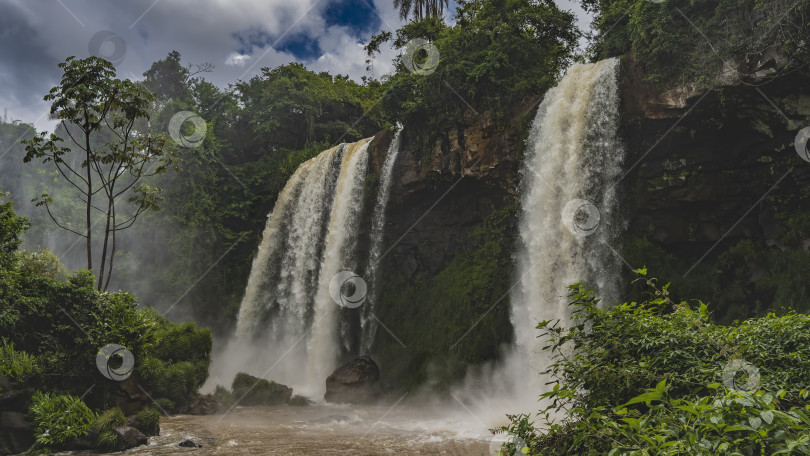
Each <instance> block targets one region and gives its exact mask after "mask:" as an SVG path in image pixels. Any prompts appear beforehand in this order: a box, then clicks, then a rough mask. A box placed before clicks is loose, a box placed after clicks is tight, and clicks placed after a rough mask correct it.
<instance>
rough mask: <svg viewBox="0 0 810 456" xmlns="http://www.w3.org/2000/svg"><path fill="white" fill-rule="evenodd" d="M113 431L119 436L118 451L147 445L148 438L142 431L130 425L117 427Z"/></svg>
mask: <svg viewBox="0 0 810 456" xmlns="http://www.w3.org/2000/svg"><path fill="white" fill-rule="evenodd" d="M113 432H114V433H115V434H116V436H118V448H117V450H118V451H124V450H128V449H130V448H135V447H136V446H140V445H146V442H147V440H148V439H147V438H146V436H145V435H143V433H142V432H141V431H139V430H137V429H135V428H133V427H129V426H124V427H117V428H115V429H113Z"/></svg>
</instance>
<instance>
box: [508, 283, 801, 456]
mask: <svg viewBox="0 0 810 456" xmlns="http://www.w3.org/2000/svg"><path fill="white" fill-rule="evenodd" d="M639 272H640V273H642V274H646V270H640V271H639ZM639 280H640V283H641V284H642V285H644V286H645V287H646V292H647V294H646V299H645V300H644V301H643V302H628V303H625V304H621V305H617V306H615V307H612V308H603V307H602V306H600V305H599V299H598V298H597V297H596V296H594V294H593V292H592V290H589V289H587V288H585V287H583V286H582V285H581V284H576V285H573V286H571V287H570V291H571V293H570V295H569V298H570V302H571V305H572V306H573V308H574V313H573V321H572V324H571V326H568V327H566V326H563V325H562V324H561V323H560V322H552V321H545V322H541V323H540V324H539V326H538V328H540V329H542V330H543V334H544V337H546V339H545V340H547V341H548V345H547V349H548V350H550V351H551V353H552V354H553V360H554V362H553V363H552V364H551V366H550V367H549V369H548V370H547V371H546V372H545V374H549V375H552V376H554V378H556V379H558V381H559V383H558V384H557V385H555V386H554V388H553V390H552V391H550V392H548V393H546V394H544V395H543V397H544V400H546V401H548V402H547V404H548V407H547V408H546V409H545V410H544V411H543V413H541V416H542V417H543V421H544V426H543V427H544V428H545V429H546V430H545V431H544V433H542V434H541V433H539V432H538V431H537V430H536V429H534V426H533V425H532V424H531V420H530V418H529V417H527V416H518V417H513V419H514V421H513V424H512V425H511V426H508V427H506V428H504V430H507V431H509V432H514V433H517V434H518V435H519V436H520V437H521V438H523V439H524V440H525V441H526V443H527V445H528V446H529V448H530V449H531V451H530V454H547V453H549V452H551V453H553V454H572V455H574V454H576V455H581V454H608V453H610V454H624V455H641V454H684V453H686V454H699V455H710V454H712V455H714V454H717V455H720V454H745V455H749V454H808V452H810V431H808V425H810V419H808V416H807V410H808V405H807V399H808V396H810V394H809V393H810V391H808V390H807V385H808V384H810V365H808V360H810V348H808V347H809V346H810V344H809V343H810V316H807V315H799V314H795V313H791V314H787V315H785V316H782V317H778V316H776V315H773V314H769V315H767V316H765V317H762V318H758V319H750V320H747V321H745V322H742V323H737V324H734V325H731V326H721V325H717V324H715V323H713V322H712V319H711V318H710V316H709V314H708V313H707V308H706V305H705V304H702V303H698V305H697V306H690V305H688V304H686V303H684V302H681V303H676V302H674V301H672V300H671V298H670V292H669V285H668V284H667V285H664V286H662V287H659V286H658V284H657V282H656V280H654V279H647V278H646V276H642V277H641V278H640V279H639ZM554 417H557V418H562V421H557V422H553V421H552V420H551V419H552V418H554ZM780 452H781V453H780Z"/></svg>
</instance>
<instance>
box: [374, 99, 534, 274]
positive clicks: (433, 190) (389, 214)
mask: <svg viewBox="0 0 810 456" xmlns="http://www.w3.org/2000/svg"><path fill="white" fill-rule="evenodd" d="M537 105H538V99H537V98H533V99H530V100H528V101H527V102H526V103H525V104H523V105H521V106H518V107H516V108H515V109H513V110H512V112H510V114H508V115H507V117H508V118H512V119H517V118H523V119H527V120H530V119H531V117H533V115H534V112H535V111H536V107H537ZM465 120H466V123H467V126H465V127H464V128H458V129H452V130H450V131H447V132H443V133H442V135H441V138H440V139H438V140H437V141H436V143H435V145H434V147H433V148H432V149H431V150H429V151H427V152H425V151H421V150H418V148H417V146H416V144H417V138H414V132H409V131H408V130H407V129H406V130H405V131H404V132H403V137H402V144H401V152H400V154H399V157H398V160H397V163H396V166H395V168H394V176H393V182H392V188H391V196H390V200H389V202H388V206H387V208H386V228H385V239H384V242H383V244H384V245H394V244H396V245H395V246H394V248H393V250H392V251H391V252H390V254H389V255H388V256H389V257H391V258H396V261H395V263H396V264H395V265H393V266H394V271H395V273H396V274H402V275H404V276H405V277H409V278H410V277H415V276H416V275H418V274H434V273H436V272H437V271H439V270H440V269H441V268H442V267H443V266H444V265H446V264H447V263H448V261H450V260H451V259H452V258H453V256H454V254H455V252H456V251H457V249H458V248H459V246H460V245H459V241H460V240H461V238H462V237H463V235H464V234H465V233H467V232H468V231H469V230H470V229H471V228H472V227H474V226H475V225H477V224H478V223H480V222H481V221H482V220H484V219H485V218H486V217H488V216H489V215H491V214H492V213H493V212H494V211H497V210H499V209H502V208H503V207H505V206H506V205H508V204H510V203H512V202H514V201H516V200H517V198H518V196H519V194H518V184H519V169H520V157H521V156H522V154H523V150H524V148H525V144H524V140H525V136H526V134H527V132H525V131H522V130H521V129H520V128H518V126H517V124H518V123H519V122H517V121H515V122H513V124H514V125H512V124H508V125H505V124H504V123H503V122H500V123H499V122H496V121H495V120H493V115H492V113H491V112H486V113H480V114H478V115H475V116H471V117H469V118H468V119H465ZM391 136H392V135H391V134H390V133H381V134H380V135H378V137H377V138H375V143H374V147H373V149H372V157H371V169H374V170H379V168H380V167H381V166H382V162H383V160H384V158H385V153H386V151H387V149H388V145H389V144H390V141H391Z"/></svg>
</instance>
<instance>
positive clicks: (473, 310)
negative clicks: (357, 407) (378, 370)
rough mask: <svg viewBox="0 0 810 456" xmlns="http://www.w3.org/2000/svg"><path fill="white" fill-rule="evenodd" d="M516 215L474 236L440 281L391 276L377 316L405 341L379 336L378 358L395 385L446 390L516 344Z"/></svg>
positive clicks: (488, 223) (501, 215)
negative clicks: (512, 314)
mask: <svg viewBox="0 0 810 456" xmlns="http://www.w3.org/2000/svg"><path fill="white" fill-rule="evenodd" d="M517 207H518V206H517V204H516V203H513V204H511V205H509V206H507V207H505V208H503V209H501V210H499V211H496V212H495V213H493V214H492V215H491V216H490V217H488V218H487V219H486V220H484V221H483V222H482V223H480V224H479V225H478V226H476V227H475V228H473V229H472V230H471V232H470V233H469V234H468V235H467V236H466V237H465V238H464V242H462V245H463V247H461V248H459V249H458V250H457V251H456V253H455V255H454V256H453V257H452V259H450V260H449V261H448V262H447V264H446V266H445V267H444V268H443V269H441V270H440V271H439V272H438V273H436V274H435V275H433V276H424V275H422V276H418V277H416V278H415V279H414V280H412V281H408V280H407V279H405V278H404V277H402V276H399V275H396V274H392V273H388V274H386V276H385V278H384V281H383V283H382V285H381V293H380V300H379V304H378V306H377V309H378V311H377V314H378V317H379V318H380V319H381V320H382V322H383V323H384V324H385V325H386V326H387V327H388V328H389V329H390V330H391V333H393V336H396V338H397V339H399V341H397V340H396V339H395V338H394V337H393V336H392V334H390V333H388V332H387V331H386V330H385V329H384V328H380V329H379V331H378V335H377V342H376V345H375V347H374V351H375V354H376V355H377V358H378V359H384V360H386V363H387V364H386V365H384V366H383V369H382V370H383V374H384V375H385V376H386V377H388V379H389V380H390V381H391V382H393V383H396V384H398V386H402V387H406V388H407V387H414V386H417V385H422V384H426V385H429V386H431V387H433V388H437V389H441V388H444V387H446V386H447V385H449V383H451V382H452V381H454V380H457V379H459V378H461V376H462V375H463V374H464V373H465V372H466V369H467V367H468V366H469V365H470V364H476V363H481V362H484V361H488V360H492V359H494V358H496V357H497V356H498V354H499V349H500V346H501V345H502V344H504V343H509V342H511V340H512V338H513V329H512V326H511V323H510V320H509V297H508V291H509V288H510V286H511V284H512V283H513V281H514V276H513V271H514V265H513V260H512V253H513V252H514V247H515V242H516V231H517V230H516V220H517ZM393 263H394V264H396V263H397V259H396V258H394V259H393ZM400 341H401V342H402V344H404V345H405V346H404V347H403V345H402V344H400Z"/></svg>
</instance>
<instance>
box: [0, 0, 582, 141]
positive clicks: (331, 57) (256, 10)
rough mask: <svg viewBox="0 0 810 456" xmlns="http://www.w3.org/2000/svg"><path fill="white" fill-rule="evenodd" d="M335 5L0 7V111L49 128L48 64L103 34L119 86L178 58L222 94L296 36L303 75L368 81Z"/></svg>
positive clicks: (390, 26) (81, 50) (386, 26)
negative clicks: (309, 44) (311, 50)
mask: <svg viewBox="0 0 810 456" xmlns="http://www.w3.org/2000/svg"><path fill="white" fill-rule="evenodd" d="M337 1H343V0H294V1H291V0H158V1H157V2H156V3H154V2H152V1H142V2H124V1H121V2H115V3H112V2H103V1H100V0H64V1H62V2H53V1H51V0H0V86H2V87H3V90H2V91H0V109H2V108H8V110H9V114H10V116H11V117H12V118H16V119H21V120H23V121H26V122H35V123H36V125H37V127H38V128H40V129H43V128H50V127H51V125H52V122H51V121H49V120H48V119H47V115H44V116H43V114H44V113H47V109H48V104H47V103H45V102H44V101H42V97H43V96H44V95H45V94H46V93H47V91H48V90H49V89H50V87H52V86H53V85H55V84H56V83H57V82H58V78H59V75H60V72H59V70H58V68H57V67H56V64H57V63H59V62H61V61H63V60H64V59H65V57H67V56H70V55H74V56H77V57H85V56H87V55H89V50H88V45H89V42H90V40H91V38H92V37H93V35H95V34H96V33H97V32H99V31H104V30H109V31H112V32H114V33H115V34H117V35H119V36H120V37H121V38H123V40H124V41H125V43H126V55H125V56H124V59H123V60H122V61H121V62H120V63H118V64H117V69H118V71H119V76H122V77H130V78H141V77H142V76H141V75H142V73H143V72H144V71H145V70H146V69H148V68H149V66H150V65H151V64H152V63H153V62H155V61H156V60H159V59H162V58H164V57H165V56H166V55H167V54H168V53H169V52H170V51H172V50H177V51H179V52H180V54H181V55H182V57H183V62H184V63H204V62H210V63H213V64H215V65H216V68H215V70H214V71H213V72H211V73H208V74H206V75H205V78H206V79H208V80H210V81H211V82H213V83H214V84H217V85H218V86H220V87H225V86H227V84H229V83H232V82H235V81H237V80H239V79H242V80H244V79H249V78H250V77H252V76H254V75H256V74H259V73H260V71H261V68H262V67H274V66H277V65H282V64H286V63H289V62H293V61H296V60H297V59H296V58H295V56H293V55H292V54H290V53H287V52H283V51H279V50H277V49H273V48H272V47H271V46H270V45H271V44H273V43H274V41H275V40H278V39H279V38H281V37H283V38H285V39H300V38H301V37H302V36H303V37H305V39H309V40H313V41H316V42H317V43H318V46H319V48H320V49H321V50H322V51H323V54H322V55H321V56H320V57H317V58H315V59H313V60H312V61H307V62H304V63H305V64H307V66H308V67H309V68H311V69H313V70H316V71H329V72H332V73H339V74H348V75H349V76H350V77H352V78H353V79H355V80H359V79H360V78H361V77H362V76H363V75H366V74H367V73H366V71H365V58H366V56H365V52H364V51H363V46H364V44H365V42H367V40H368V37H369V36H368V35H369V33H368V31H366V33H365V35H364V36H362V37H361V38H360V39H358V38H357V35H358V31H357V30H352V29H350V28H348V27H346V26H338V25H331V26H327V25H326V23H327V21H326V18H325V17H324V12H325V11H326V8H327V7H328V6H329V5H330V4H331V3H334V2H337ZM369 1H372V2H373V4H374V6H375V8H376V10H377V12H378V14H379V17H380V26H379V29H382V30H388V31H390V32H394V31H395V30H396V29H397V28H398V27H400V26H401V25H402V22H401V21H400V19H399V14H398V11H396V10H395V9H394V7H393V2H392V1H391V0H369ZM558 1H560V2H561V3H569V4H571V3H572V2H573V0H558ZM358 4H360V3H358ZM63 5H64V6H63ZM361 7H362V6H361ZM452 8H453V6H452V5H451V9H452ZM377 31H379V30H376V31H374V32H375V33H376V32H377ZM246 32H252V33H253V35H254V38H255V40H254V42H253V43H245V42H243V41H240V39H239V38H238V36H240V35H239V34H243V35H241V36H243V37H245V36H247V35H245V33H246ZM107 46H109V43H107ZM394 56H395V51H394V50H393V49H391V48H390V46H384V48H383V49H382V54H381V55H380V56H378V57H377V58H376V59H375V60H374V63H373V75H374V76H375V77H380V76H382V75H383V74H385V73H388V72H390V71H391V70H392V67H391V60H392V59H393V57H394Z"/></svg>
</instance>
